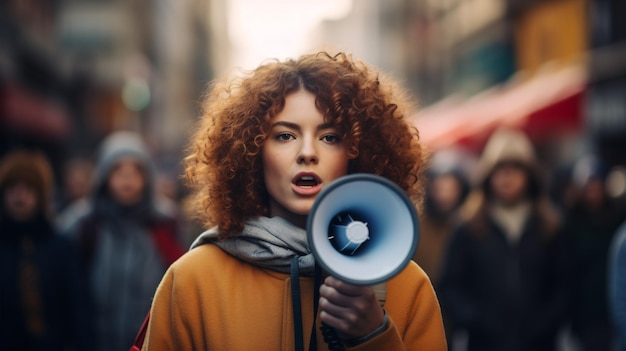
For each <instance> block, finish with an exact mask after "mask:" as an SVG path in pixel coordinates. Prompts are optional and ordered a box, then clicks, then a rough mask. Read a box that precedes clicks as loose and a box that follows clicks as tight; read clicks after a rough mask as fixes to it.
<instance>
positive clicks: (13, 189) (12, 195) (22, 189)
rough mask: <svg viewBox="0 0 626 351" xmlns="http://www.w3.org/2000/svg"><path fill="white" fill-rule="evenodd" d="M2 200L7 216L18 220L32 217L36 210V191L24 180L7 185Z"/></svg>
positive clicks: (21, 220)
mask: <svg viewBox="0 0 626 351" xmlns="http://www.w3.org/2000/svg"><path fill="white" fill-rule="evenodd" d="M3 200H4V207H5V208H6V210H7V212H8V214H9V216H11V217H12V218H13V219H14V220H16V221H18V222H23V221H27V220H29V219H31V218H33V216H34V215H35V213H36V211H37V193H36V191H35V189H33V187H31V186H30V185H28V184H26V183H25V182H17V183H15V184H13V185H11V186H9V187H7V188H6V189H5V191H4V199H3Z"/></svg>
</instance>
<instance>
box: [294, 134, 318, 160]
mask: <svg viewBox="0 0 626 351" xmlns="http://www.w3.org/2000/svg"><path fill="white" fill-rule="evenodd" d="M318 160H319V159H318V154H317V150H316V148H315V145H314V143H313V141H312V140H304V141H303V142H302V145H301V147H300V153H299V154H298V163H300V164H306V163H313V164H316V163H317V162H318Z"/></svg>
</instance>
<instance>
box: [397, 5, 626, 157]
mask: <svg viewBox="0 0 626 351" xmlns="http://www.w3.org/2000/svg"><path fill="white" fill-rule="evenodd" d="M408 2H409V3H411V4H412V5H411V6H409V8H410V9H411V11H412V14H413V15H412V16H411V20H410V23H412V24H409V25H408V28H415V29H416V30H415V31H414V32H413V35H412V36H408V37H407V38H409V39H410V40H412V42H410V43H409V46H410V47H413V48H415V49H414V50H415V52H414V53H413V54H412V55H411V57H413V59H412V60H411V61H408V62H407V66H406V67H407V68H406V69H405V71H406V74H408V76H409V77H410V78H409V82H410V84H409V86H410V87H412V89H413V90H414V91H415V93H416V95H417V96H419V97H421V101H422V107H423V110H422V111H421V112H420V113H418V114H416V115H415V116H414V117H415V122H416V124H417V125H418V127H420V129H421V130H422V135H423V136H424V139H426V140H427V141H428V142H430V143H431V144H432V145H433V147H434V148H438V147H443V146H446V145H449V144H460V145H462V146H466V147H468V148H470V149H472V150H475V151H478V150H480V149H481V147H482V146H483V145H484V141H485V140H486V138H487V137H488V135H489V134H490V133H491V132H492V131H493V130H494V129H495V128H497V127H498V126H501V125H508V126H512V127H516V128H521V129H523V130H525V131H526V132H528V133H529V134H530V135H531V137H532V138H533V141H534V142H535V144H536V145H537V146H538V148H539V151H540V153H541V156H542V157H543V158H544V159H545V160H555V159H561V160H567V159H572V158H575V157H578V156H579V155H580V154H582V153H584V152H588V151H596V150H597V151H600V152H601V153H602V154H603V155H604V157H605V158H607V159H609V161H610V163H612V164H624V163H626V159H625V157H626V156H625V155H624V153H623V152H619V151H618V150H623V149H624V144H623V143H624V140H626V128H625V127H624V126H625V124H626V109H625V104H626V87H625V86H624V78H623V77H624V67H625V64H626V60H624V43H625V42H624V21H623V20H621V21H620V16H621V17H623V14H624V13H626V12H624V10H625V9H624V6H625V5H624V2H623V1H619V0H446V1H435V0H433V1H430V0H414V1H410V0H409V1H408Z"/></svg>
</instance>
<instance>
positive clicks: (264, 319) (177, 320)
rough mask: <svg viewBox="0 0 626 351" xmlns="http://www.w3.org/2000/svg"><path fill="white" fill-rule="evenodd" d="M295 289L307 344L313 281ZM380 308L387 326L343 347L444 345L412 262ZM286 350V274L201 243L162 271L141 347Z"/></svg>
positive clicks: (289, 338)
mask: <svg viewBox="0 0 626 351" xmlns="http://www.w3.org/2000/svg"><path fill="white" fill-rule="evenodd" d="M300 288H301V298H302V318H303V331H304V345H309V339H310V331H311V324H312V323H313V313H314V312H313V279H312V278H309V277H302V278H300ZM385 309H386V311H387V315H388V317H389V327H388V328H387V329H386V330H385V331H384V332H383V333H382V334H380V335H378V336H376V337H375V338H373V339H370V340H368V341H367V342H365V343H362V344H359V345H357V346H354V347H350V348H348V350H354V351H357V350H358V351H366V350H376V351H381V350H415V351H418V350H426V351H444V350H446V349H447V346H446V339H445V334H444V329H443V323H442V318H441V312H440V308H439V303H438V301H437V298H436V296H435V293H434V290H433V288H432V285H431V283H430V280H429V279H428V277H427V276H426V274H425V273H424V271H423V270H422V269H421V268H419V267H418V265H417V264H416V263H415V262H413V261H411V262H410V264H409V265H408V266H407V267H406V268H405V269H404V270H403V271H402V272H401V273H400V274H398V275H397V276H395V277H394V278H392V279H391V280H390V281H389V282H388V283H387V299H386V304H385ZM317 321H318V322H317V323H318V324H319V319H317ZM317 327H318V328H319V325H318V326H317ZM317 338H318V341H317V345H318V350H328V348H327V345H326V343H324V341H323V338H322V335H321V333H320V332H319V329H318V332H317ZM293 349H294V329H293V314H292V303H291V285H290V276H289V274H284V273H278V272H275V271H271V270H267V269H263V268H259V267H256V266H254V265H251V264H248V263H245V262H243V261H240V260H238V259H236V258H234V257H232V256H230V255H228V254H227V253H225V252H224V251H222V250H221V249H220V248H219V247H217V246H216V245H213V244H206V245H202V246H199V247H196V248H195V249H193V250H191V251H189V252H187V253H186V254H185V255H184V256H183V257H181V258H180V259H179V260H178V261H177V262H175V263H174V264H173V265H172V266H171V267H170V269H169V270H168V271H167V273H166V274H165V276H164V277H163V280H162V281H161V283H160V285H159V287H158V289H157V292H156V295H155V298H154V301H153V304H152V309H151V318H150V323H149V326H148V330H147V333H146V339H145V342H144V346H143V349H142V350H150V351H160V350H185V351H186V350H234V351H238V350H244V351H247V350H254V351H257V350H261V351H262V350H268V351H281V350H285V351H286V350H293Z"/></svg>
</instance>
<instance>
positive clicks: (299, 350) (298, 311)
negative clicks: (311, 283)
mask: <svg viewBox="0 0 626 351" xmlns="http://www.w3.org/2000/svg"><path fill="white" fill-rule="evenodd" d="M291 303H292V306H293V329H294V335H295V342H296V349H295V350H296V351H304V341H303V334H302V302H301V301H300V268H299V267H298V256H294V257H293V258H292V259H291Z"/></svg>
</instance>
